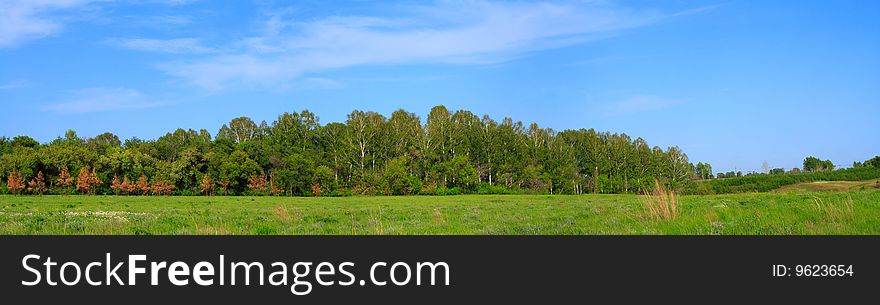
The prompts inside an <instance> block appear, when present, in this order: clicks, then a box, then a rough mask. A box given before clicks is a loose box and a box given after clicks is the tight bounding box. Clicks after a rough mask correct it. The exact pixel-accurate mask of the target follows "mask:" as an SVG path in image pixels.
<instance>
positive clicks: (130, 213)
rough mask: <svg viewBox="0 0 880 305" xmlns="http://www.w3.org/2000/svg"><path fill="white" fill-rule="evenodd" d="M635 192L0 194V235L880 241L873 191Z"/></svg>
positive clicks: (879, 206)
mask: <svg viewBox="0 0 880 305" xmlns="http://www.w3.org/2000/svg"><path fill="white" fill-rule="evenodd" d="M677 201H678V204H677V206H678V216H677V217H676V218H675V219H670V220H654V219H652V218H651V217H650V214H648V212H647V210H646V208H645V206H644V204H643V203H642V201H641V200H640V198H639V197H638V196H635V195H579V196H575V195H560V196H540V195H464V196H442V197H427V196H421V197H344V198H327V197H321V198H291V197H117V196H92V197H89V196H43V197H38V196H0V234H699V235H704V234H880V191H877V190H864V191H861V190H859V191H849V192H789V193H751V194H731V195H711V196H680V197H679V198H678V200H677Z"/></svg>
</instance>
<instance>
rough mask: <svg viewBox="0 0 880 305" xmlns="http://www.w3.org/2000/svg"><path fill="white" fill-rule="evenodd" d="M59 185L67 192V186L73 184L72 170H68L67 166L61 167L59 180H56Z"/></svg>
mask: <svg viewBox="0 0 880 305" xmlns="http://www.w3.org/2000/svg"><path fill="white" fill-rule="evenodd" d="M55 183H57V184H58V186H60V187H62V188H63V189H64V191H63V193H65V194H66V193H67V188H68V187H70V185H71V184H73V177H71V176H70V172H69V171H67V167H66V166H65V167H62V168H61V173H59V174H58V180H56V181H55Z"/></svg>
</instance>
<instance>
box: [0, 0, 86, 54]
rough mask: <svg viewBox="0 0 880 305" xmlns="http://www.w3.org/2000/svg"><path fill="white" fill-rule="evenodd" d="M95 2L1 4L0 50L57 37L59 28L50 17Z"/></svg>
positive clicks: (6, 0) (11, 0)
mask: <svg viewBox="0 0 880 305" xmlns="http://www.w3.org/2000/svg"><path fill="white" fill-rule="evenodd" d="M95 2H100V1H96V0H4V1H2V2H0V48H7V47H14V46H18V45H19V44H21V43H23V42H26V41H29V40H33V39H39V38H42V37H45V36H49V35H52V34H55V33H57V32H58V31H60V30H61V29H62V28H63V26H64V25H63V24H62V23H61V22H60V21H59V20H58V18H56V16H54V15H55V14H56V13H58V12H60V11H64V10H70V9H74V8H78V7H83V6H86V5H88V4H91V3H95Z"/></svg>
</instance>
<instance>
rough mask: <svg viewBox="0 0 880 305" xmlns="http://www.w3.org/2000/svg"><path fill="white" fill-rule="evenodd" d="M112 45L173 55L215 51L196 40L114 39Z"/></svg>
mask: <svg viewBox="0 0 880 305" xmlns="http://www.w3.org/2000/svg"><path fill="white" fill-rule="evenodd" d="M109 43H110V44H113V45H116V46H119V47H122V48H126V49H131V50H137V51H147V52H159V53H172V54H184V53H186V54H202V53H210V52H214V49H212V48H209V47H206V46H204V45H202V43H201V42H200V41H199V40H198V39H195V38H177V39H142V38H138V39H113V40H110V41H109Z"/></svg>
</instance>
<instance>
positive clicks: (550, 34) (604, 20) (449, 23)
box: [160, 1, 664, 90]
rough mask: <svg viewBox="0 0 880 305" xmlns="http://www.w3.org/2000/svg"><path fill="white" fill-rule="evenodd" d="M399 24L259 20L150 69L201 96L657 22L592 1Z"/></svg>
mask: <svg viewBox="0 0 880 305" xmlns="http://www.w3.org/2000/svg"><path fill="white" fill-rule="evenodd" d="M399 11H400V12H402V13H401V15H403V16H402V17H375V16H332V17H326V18H322V19H313V20H305V21H303V20H298V19H296V18H295V15H294V14H295V11H293V12H291V11H283V10H282V12H284V13H275V14H272V15H269V16H266V18H265V20H263V23H264V24H263V26H262V27H260V28H261V29H263V30H262V31H261V33H260V34H259V35H254V36H251V37H246V38H244V39H242V40H241V41H239V42H238V43H235V44H234V45H233V46H232V48H233V50H232V51H229V52H226V53H224V54H218V55H215V56H212V57H208V58H206V59H197V60H190V61H177V62H171V63H165V64H162V65H160V69H162V70H163V71H165V72H166V73H167V74H169V75H172V76H174V77H177V78H180V79H183V80H185V81H187V82H189V83H191V84H194V85H196V86H199V87H202V88H205V89H209V90H223V89H225V88H228V87H230V86H241V85H244V86H261V87H263V86H284V84H285V83H287V82H290V81H292V80H298V79H300V78H302V77H304V76H307V75H309V74H312V73H319V72H324V71H327V70H332V69H339V68H345V67H350V66H356V65H370V64H412V63H450V64H492V63H499V62H505V61H509V60H511V59H514V58H517V57H521V56H524V55H526V54H528V53H530V52H534V51H540V50H547V49H553V48H560V47H565V46H570V45H574V44H579V43H584V42H587V41H591V40H595V39H600V38H604V37H607V36H609V35H613V34H615V33H617V32H618V31H619V30H623V29H629V28H634V27H639V26H644V25H647V24H651V23H654V22H657V21H658V20H661V19H663V18H664V16H663V15H662V14H660V13H657V12H654V11H635V10H630V9H625V8H620V7H617V6H614V5H610V4H607V3H605V2H604V1H600V2H595V3H593V2H552V3H550V2H493V1H440V2H436V3H433V4H431V5H421V6H406V7H403V8H400V9H399Z"/></svg>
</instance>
